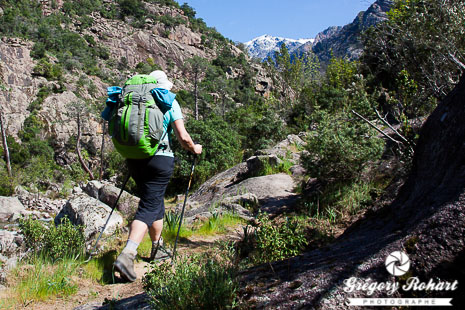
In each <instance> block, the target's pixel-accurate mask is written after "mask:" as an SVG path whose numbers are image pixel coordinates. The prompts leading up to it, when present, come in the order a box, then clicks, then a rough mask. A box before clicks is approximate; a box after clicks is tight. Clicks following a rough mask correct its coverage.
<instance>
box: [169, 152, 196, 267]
mask: <svg viewBox="0 0 465 310" xmlns="http://www.w3.org/2000/svg"><path fill="white" fill-rule="evenodd" d="M196 160H197V155H194V160H193V161H192V166H191V175H190V177H189V183H188V184H187V189H186V195H185V196H184V204H183V206H182V211H181V219H180V220H179V227H178V233H177V234H176V240H175V241H174V248H173V262H174V261H176V244H177V243H178V238H179V232H180V231H181V225H182V219H183V217H184V210H185V208H186V202H187V195H189V188H190V187H191V182H192V176H193V175H194V168H195V161H196Z"/></svg>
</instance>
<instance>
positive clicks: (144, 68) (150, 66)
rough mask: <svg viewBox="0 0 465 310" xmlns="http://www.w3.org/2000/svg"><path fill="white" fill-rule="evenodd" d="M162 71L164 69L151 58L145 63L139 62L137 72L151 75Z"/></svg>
mask: <svg viewBox="0 0 465 310" xmlns="http://www.w3.org/2000/svg"><path fill="white" fill-rule="evenodd" d="M161 69H162V68H161V67H160V66H159V65H158V64H156V63H155V61H154V60H153V58H150V57H149V58H147V59H146V61H145V62H139V63H138V64H137V65H136V71H137V72H138V73H139V74H149V73H150V72H152V71H155V70H161Z"/></svg>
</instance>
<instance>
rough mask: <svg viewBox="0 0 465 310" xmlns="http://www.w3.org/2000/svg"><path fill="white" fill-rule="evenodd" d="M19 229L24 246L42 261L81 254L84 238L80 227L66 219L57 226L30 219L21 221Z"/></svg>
mask: <svg viewBox="0 0 465 310" xmlns="http://www.w3.org/2000/svg"><path fill="white" fill-rule="evenodd" d="M19 227H20V229H21V231H22V233H23V235H24V238H25V242H26V246H27V247H28V248H30V249H32V250H33V252H34V253H35V254H37V255H38V256H42V257H43V258H44V259H47V260H51V261H56V260H58V259H60V258H68V257H69V258H71V257H76V256H78V255H81V254H83V251H84V244H85V238H84V234H83V230H82V227H81V226H74V225H73V224H72V223H71V222H70V220H69V219H68V218H66V217H65V218H63V219H62V221H61V224H59V225H58V226H55V225H50V226H46V225H45V224H43V223H42V222H40V221H38V220H33V219H31V218H28V219H21V220H20V221H19Z"/></svg>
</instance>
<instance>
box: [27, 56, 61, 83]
mask: <svg viewBox="0 0 465 310" xmlns="http://www.w3.org/2000/svg"><path fill="white" fill-rule="evenodd" d="M32 73H33V74H34V75H38V76H43V77H45V78H46V79H47V80H59V79H61V78H62V76H63V69H62V67H61V65H59V64H51V63H49V62H48V60H47V59H45V58H41V59H40V60H39V62H38V63H37V65H36V66H35V67H34V69H33V70H32Z"/></svg>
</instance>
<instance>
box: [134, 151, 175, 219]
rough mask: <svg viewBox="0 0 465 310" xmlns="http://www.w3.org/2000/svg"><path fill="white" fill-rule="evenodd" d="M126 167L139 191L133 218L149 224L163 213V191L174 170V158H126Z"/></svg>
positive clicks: (160, 217)
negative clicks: (137, 205)
mask: <svg viewBox="0 0 465 310" xmlns="http://www.w3.org/2000/svg"><path fill="white" fill-rule="evenodd" d="M127 162H128V167H129V171H130V173H131V176H132V178H133V179H134V181H135V182H136V184H137V189H138V191H139V197H140V202H139V207H138V209H137V212H136V215H135V218H134V219H135V220H139V221H142V222H144V223H145V224H147V226H149V227H150V226H151V225H152V223H153V222H155V221H157V220H161V219H163V217H164V215H165V201H164V197H165V191H166V187H167V186H168V182H169V181H170V178H171V176H172V174H173V170H174V158H173V157H168V156H160V155H158V156H153V157H150V158H147V159H128V161H127Z"/></svg>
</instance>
